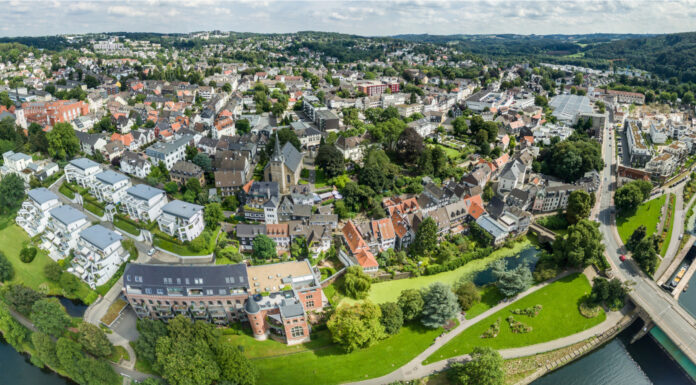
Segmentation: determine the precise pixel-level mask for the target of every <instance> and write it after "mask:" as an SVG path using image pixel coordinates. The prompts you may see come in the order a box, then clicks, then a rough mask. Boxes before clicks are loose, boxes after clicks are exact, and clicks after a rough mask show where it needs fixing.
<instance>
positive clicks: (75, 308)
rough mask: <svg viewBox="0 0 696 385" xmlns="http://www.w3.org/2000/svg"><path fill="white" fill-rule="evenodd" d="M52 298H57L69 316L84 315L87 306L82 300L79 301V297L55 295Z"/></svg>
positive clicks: (80, 316)
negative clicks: (70, 297)
mask: <svg viewBox="0 0 696 385" xmlns="http://www.w3.org/2000/svg"><path fill="white" fill-rule="evenodd" d="M54 298H58V301H60V303H61V305H63V307H65V311H66V312H67V313H68V315H69V316H71V317H79V318H82V316H83V315H85V311H86V310H87V308H88V306H87V305H85V304H84V302H82V301H80V300H79V299H69V298H65V297H63V296H55V297H54Z"/></svg>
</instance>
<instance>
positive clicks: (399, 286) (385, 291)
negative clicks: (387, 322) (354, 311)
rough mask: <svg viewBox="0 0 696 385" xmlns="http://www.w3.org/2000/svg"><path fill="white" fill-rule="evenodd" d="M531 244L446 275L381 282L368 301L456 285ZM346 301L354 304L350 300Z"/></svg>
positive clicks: (526, 241)
mask: <svg viewBox="0 0 696 385" xmlns="http://www.w3.org/2000/svg"><path fill="white" fill-rule="evenodd" d="M530 245H531V242H530V241H529V240H528V239H527V238H525V239H524V240H523V241H520V242H517V243H515V246H514V247H513V248H511V249H506V248H502V249H499V250H496V251H494V252H493V253H491V255H489V256H487V257H486V258H482V259H477V260H473V261H471V262H469V263H467V264H466V265H464V266H462V267H460V268H458V269H455V270H451V271H447V272H444V273H439V274H433V275H423V276H420V277H416V278H408V279H399V280H393V281H385V282H379V283H375V284H373V285H372V287H371V288H370V294H369V295H368V297H367V299H369V300H370V301H372V302H374V303H383V302H391V301H396V299H397V298H398V297H399V294H400V293H401V291H402V290H405V289H420V288H424V287H427V286H429V285H431V284H433V283H435V282H442V283H445V284H447V285H453V284H455V283H456V282H457V281H458V280H459V279H460V278H461V277H462V276H464V275H468V274H472V273H474V272H477V271H481V270H485V269H486V267H488V264H489V263H491V262H493V261H495V260H496V259H499V258H503V257H508V256H510V255H514V254H518V253H519V252H520V251H522V250H523V249H525V248H527V247H530ZM344 301H348V302H353V300H351V299H350V298H345V299H344Z"/></svg>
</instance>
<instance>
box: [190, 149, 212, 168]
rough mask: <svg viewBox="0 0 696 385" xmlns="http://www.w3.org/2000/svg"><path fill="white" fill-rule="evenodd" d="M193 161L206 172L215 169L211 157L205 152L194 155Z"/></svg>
mask: <svg viewBox="0 0 696 385" xmlns="http://www.w3.org/2000/svg"><path fill="white" fill-rule="evenodd" d="M191 162H193V164H195V165H197V166H198V167H200V168H202V169H203V171H205V172H210V171H211V170H212V169H213V162H212V161H211V160H210V157H209V156H208V155H206V154H204V153H198V154H196V155H194V157H193V158H192V160H191Z"/></svg>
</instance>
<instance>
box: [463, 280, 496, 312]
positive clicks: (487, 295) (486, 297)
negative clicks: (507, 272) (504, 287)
mask: <svg viewBox="0 0 696 385" xmlns="http://www.w3.org/2000/svg"><path fill="white" fill-rule="evenodd" d="M479 292H480V293H481V302H479V303H477V304H476V305H474V306H472V307H471V309H469V310H467V311H466V318H467V319H472V318H474V317H476V316H477V315H479V314H481V313H483V312H484V311H486V310H488V309H490V308H492V307H493V306H495V305H497V304H498V303H500V301H502V300H503V298H504V297H503V295H502V294H501V293H500V291H499V290H498V288H497V287H496V286H495V285H486V286H484V287H482V288H481V289H480V290H479Z"/></svg>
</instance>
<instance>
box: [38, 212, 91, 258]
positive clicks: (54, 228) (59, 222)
mask: <svg viewBox="0 0 696 385" xmlns="http://www.w3.org/2000/svg"><path fill="white" fill-rule="evenodd" d="M49 214H50V216H49V218H48V223H47V225H46V229H45V231H44V233H43V235H42V236H41V240H42V243H41V245H40V247H41V248H42V249H45V250H46V251H48V255H49V256H50V257H51V258H52V259H53V260H56V261H57V260H59V259H63V258H65V257H66V256H68V255H70V250H72V249H74V248H75V247H76V246H77V239H78V237H79V233H80V231H82V230H83V229H85V228H86V227H88V226H89V221H88V220H87V216H86V215H85V214H83V213H82V212H81V211H80V210H78V209H76V208H74V207H72V206H68V205H62V206H58V207H56V208H54V209H53V210H51V211H50V212H49Z"/></svg>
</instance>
